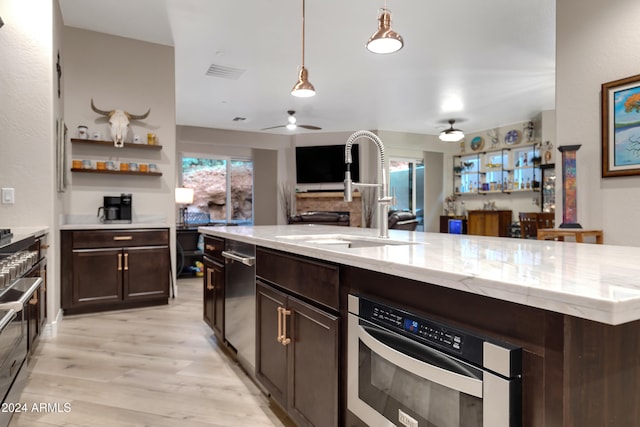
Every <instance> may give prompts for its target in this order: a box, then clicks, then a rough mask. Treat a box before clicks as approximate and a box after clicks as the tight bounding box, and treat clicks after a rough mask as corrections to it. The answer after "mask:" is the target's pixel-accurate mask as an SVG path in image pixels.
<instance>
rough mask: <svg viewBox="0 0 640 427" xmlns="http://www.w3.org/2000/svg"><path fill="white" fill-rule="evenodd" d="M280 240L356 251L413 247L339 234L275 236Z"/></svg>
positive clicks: (395, 242)
mask: <svg viewBox="0 0 640 427" xmlns="http://www.w3.org/2000/svg"><path fill="white" fill-rule="evenodd" d="M277 237H278V238H280V239H286V240H289V241H292V242H296V243H299V244H304V245H309V246H321V247H327V248H336V249H337V248H341V249H345V248H347V249H357V248H374V247H385V246H400V245H413V244H414V242H405V241H401V240H389V239H382V238H375V237H371V238H366V237H357V236H349V235H341V234H330V235H306V236H277Z"/></svg>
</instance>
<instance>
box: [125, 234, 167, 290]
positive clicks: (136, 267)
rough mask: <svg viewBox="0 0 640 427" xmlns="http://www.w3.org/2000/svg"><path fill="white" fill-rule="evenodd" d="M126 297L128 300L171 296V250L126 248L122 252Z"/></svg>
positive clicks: (162, 247)
mask: <svg viewBox="0 0 640 427" xmlns="http://www.w3.org/2000/svg"><path fill="white" fill-rule="evenodd" d="M122 271H123V280H124V295H125V299H127V300H135V299H149V298H155V297H162V298H168V296H169V274H168V272H169V248H168V247H167V246H157V247H153V246H151V247H142V248H126V249H123V251H122Z"/></svg>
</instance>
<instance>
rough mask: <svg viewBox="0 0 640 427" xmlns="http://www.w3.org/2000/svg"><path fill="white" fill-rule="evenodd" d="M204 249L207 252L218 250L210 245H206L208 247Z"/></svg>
mask: <svg viewBox="0 0 640 427" xmlns="http://www.w3.org/2000/svg"><path fill="white" fill-rule="evenodd" d="M204 248H205V249H206V250H208V251H215V250H216V247H215V246H213V245H210V244H206V245H204Z"/></svg>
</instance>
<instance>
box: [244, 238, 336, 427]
mask: <svg viewBox="0 0 640 427" xmlns="http://www.w3.org/2000/svg"><path fill="white" fill-rule="evenodd" d="M257 258H258V259H257V272H258V276H259V278H258V280H257V284H256V378H257V379H258V380H259V381H260V382H261V383H262V384H263V385H264V387H265V388H266V389H267V390H268V391H269V392H270V393H271V397H272V398H273V399H274V400H275V401H276V402H277V403H278V404H280V405H281V406H282V407H283V408H284V409H285V410H286V411H287V413H288V414H289V416H290V417H291V418H292V419H293V420H294V421H295V422H296V424H298V425H299V426H337V425H338V414H339V410H338V376H339V364H338V360H339V354H338V351H339V345H338V342H339V324H340V323H339V318H338V316H337V307H336V312H335V313H336V314H334V313H333V311H334V310H333V309H331V308H330V307H326V306H324V304H321V303H319V302H318V301H317V300H315V299H313V298H312V299H311V300H309V298H310V296H311V295H313V292H314V289H315V288H316V287H317V286H322V285H328V286H329V288H330V289H329V293H331V292H332V290H335V292H336V295H335V296H336V297H337V292H338V276H339V272H338V267H337V266H333V265H328V264H324V263H319V262H316V261H312V260H306V259H303V258H298V257H292V256H289V255H283V254H282V255H278V254H276V253H275V252H273V251H266V250H260V249H259V250H258V251H257ZM261 265H263V268H261ZM294 272H298V273H301V275H297V274H295V273H294ZM291 273H294V274H291ZM277 277H279V278H280V281H279V282H272V280H274V279H276V278H277ZM269 279H271V280H269ZM294 283H297V284H298V285H299V286H296V285H295V284H294ZM292 288H297V289H301V288H302V289H305V288H306V289H307V290H309V291H310V293H309V294H298V293H297V292H294V291H293V290H292ZM324 290H325V291H326V290H327V289H326V286H325V289H324ZM325 296H326V295H325ZM329 300H333V298H329ZM336 304H337V298H336Z"/></svg>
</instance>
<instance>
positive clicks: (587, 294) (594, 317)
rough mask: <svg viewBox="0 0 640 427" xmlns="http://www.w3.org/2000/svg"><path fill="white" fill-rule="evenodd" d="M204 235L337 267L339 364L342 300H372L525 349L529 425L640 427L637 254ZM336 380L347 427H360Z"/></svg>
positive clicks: (345, 233) (437, 237)
mask: <svg viewBox="0 0 640 427" xmlns="http://www.w3.org/2000/svg"><path fill="white" fill-rule="evenodd" d="M200 232H202V233H204V234H209V235H212V236H217V237H222V238H226V239H232V240H237V241H242V242H246V243H252V244H255V245H256V246H258V247H259V248H265V249H268V250H271V251H274V252H281V253H283V254H289V255H296V256H300V257H304V258H308V259H313V260H320V261H322V262H326V263H331V264H335V265H336V266H338V267H339V269H340V302H339V306H340V310H339V312H340V318H341V319H342V320H343V322H342V326H341V332H340V346H341V349H340V353H341V358H342V357H343V353H344V349H345V348H346V329H345V326H344V324H345V323H346V321H344V319H345V317H344V316H346V297H347V295H348V294H349V293H355V294H363V295H369V296H373V297H376V298H380V299H384V300H385V301H389V302H393V303H394V304H396V305H399V306H401V307H404V308H406V309H411V310H418V311H420V312H421V313H425V314H429V315H431V316H436V317H438V318H440V319H443V320H446V321H447V322H448V323H453V324H456V325H460V326H463V327H465V328H468V329H472V330H476V331H478V332H482V333H483V334H486V335H488V336H492V337H495V338H497V339H501V340H506V341H508V342H511V343H514V344H517V345H519V346H521V347H522V348H523V350H524V351H523V352H524V356H523V381H522V382H523V399H522V400H523V402H522V406H523V408H522V411H523V416H522V418H523V425H525V426H560V425H563V426H591V425H593V426H602V425H611V426H623V425H624V426H634V425H640V361H639V360H638V356H637V355H638V354H640V338H639V337H640V322H639V321H638V320H639V319H640V283H639V282H638V277H640V266H638V263H637V260H638V259H640V248H635V247H621V246H610V245H591V244H577V243H570V242H554V241H537V240H525V239H508V238H501V239H499V238H491V237H480V236H465V235H449V234H435V233H415V232H405V231H400V230H390V239H389V241H386V242H385V244H384V245H379V244H376V242H378V243H379V240H378V239H377V238H376V235H377V232H376V231H375V230H370V229H348V230H345V229H344V228H341V227H326V226H256V227H215V228H214V227H201V228H200ZM348 240H351V241H352V242H353V243H354V244H353V245H352V247H347V244H346V243H344V242H345V241H348ZM371 241H373V242H374V243H367V242H371ZM356 246H357V247H356ZM259 261H260V258H258V263H259ZM258 269H260V265H259V264H258ZM301 279H304V278H301ZM340 366H341V367H342V369H343V370H344V369H345V368H344V367H345V366H346V364H345V363H341V364H340ZM339 376H340V379H341V380H340V395H341V397H340V399H341V404H340V411H341V413H345V418H344V419H346V420H347V421H346V422H345V423H344V424H346V425H359V424H358V423H357V422H355V421H351V420H350V418H349V417H348V414H347V411H346V409H345V404H344V400H345V399H344V394H345V391H344V388H345V387H346V386H345V384H344V382H345V380H344V378H345V373H344V372H341V373H340V374H339Z"/></svg>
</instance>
